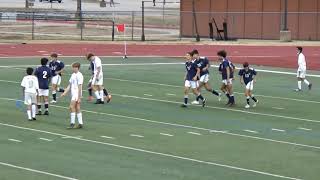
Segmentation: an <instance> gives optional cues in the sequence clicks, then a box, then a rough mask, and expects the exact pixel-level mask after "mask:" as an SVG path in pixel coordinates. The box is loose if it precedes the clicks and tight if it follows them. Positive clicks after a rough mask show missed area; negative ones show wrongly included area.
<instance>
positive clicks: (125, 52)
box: [123, 24, 128, 59]
mask: <svg viewBox="0 0 320 180" xmlns="http://www.w3.org/2000/svg"><path fill="white" fill-rule="evenodd" d="M125 36H126V24H124V32H123V39H124V57H123V58H124V59H128V57H127V41H126V39H125V38H126V37H125Z"/></svg>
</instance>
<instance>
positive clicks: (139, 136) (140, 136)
mask: <svg viewBox="0 0 320 180" xmlns="http://www.w3.org/2000/svg"><path fill="white" fill-rule="evenodd" d="M130 136H132V137H138V138H143V137H144V136H142V135H139V134H130Z"/></svg>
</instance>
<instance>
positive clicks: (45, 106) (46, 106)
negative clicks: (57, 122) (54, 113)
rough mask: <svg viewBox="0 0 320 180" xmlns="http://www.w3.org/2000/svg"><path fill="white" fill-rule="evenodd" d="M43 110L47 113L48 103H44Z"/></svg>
mask: <svg viewBox="0 0 320 180" xmlns="http://www.w3.org/2000/svg"><path fill="white" fill-rule="evenodd" d="M44 108H45V109H46V111H48V109H49V104H48V103H45V104H44Z"/></svg>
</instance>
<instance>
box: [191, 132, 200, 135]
mask: <svg viewBox="0 0 320 180" xmlns="http://www.w3.org/2000/svg"><path fill="white" fill-rule="evenodd" d="M188 134H193V135H197V136H201V133H197V132H188Z"/></svg>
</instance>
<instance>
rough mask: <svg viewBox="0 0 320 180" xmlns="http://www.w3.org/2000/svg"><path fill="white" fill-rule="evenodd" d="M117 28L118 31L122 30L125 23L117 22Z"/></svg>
mask: <svg viewBox="0 0 320 180" xmlns="http://www.w3.org/2000/svg"><path fill="white" fill-rule="evenodd" d="M117 30H118V32H124V30H125V25H124V24H118V25H117Z"/></svg>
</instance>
